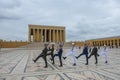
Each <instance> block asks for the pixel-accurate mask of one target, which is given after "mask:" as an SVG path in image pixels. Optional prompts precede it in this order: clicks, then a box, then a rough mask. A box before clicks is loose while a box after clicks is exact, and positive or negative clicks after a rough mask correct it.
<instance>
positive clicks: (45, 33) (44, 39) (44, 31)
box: [44, 29, 46, 42]
mask: <svg viewBox="0 0 120 80" xmlns="http://www.w3.org/2000/svg"><path fill="white" fill-rule="evenodd" d="M44 41H45V42H46V29H45V31H44Z"/></svg>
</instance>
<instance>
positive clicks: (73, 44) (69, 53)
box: [63, 43, 76, 66]
mask: <svg viewBox="0 0 120 80" xmlns="http://www.w3.org/2000/svg"><path fill="white" fill-rule="evenodd" d="M75 54H76V46H75V43H72V49H71V51H70V52H68V53H67V54H66V55H65V57H63V59H66V58H67V56H72V57H73V61H74V63H73V66H76V58H75Z"/></svg>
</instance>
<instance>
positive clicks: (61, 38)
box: [60, 30, 62, 41]
mask: <svg viewBox="0 0 120 80" xmlns="http://www.w3.org/2000/svg"><path fill="white" fill-rule="evenodd" d="M60 41H62V32H61V30H60Z"/></svg>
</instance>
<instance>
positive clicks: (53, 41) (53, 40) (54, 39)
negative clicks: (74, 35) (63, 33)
mask: <svg viewBox="0 0 120 80" xmlns="http://www.w3.org/2000/svg"><path fill="white" fill-rule="evenodd" d="M53 42H55V30H54V29H53Z"/></svg>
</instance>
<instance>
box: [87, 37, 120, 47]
mask: <svg viewBox="0 0 120 80" xmlns="http://www.w3.org/2000/svg"><path fill="white" fill-rule="evenodd" d="M85 42H86V43H87V44H89V45H91V46H93V45H97V46H104V45H107V46H110V47H119V46H120V36H114V37H106V38H99V39H91V40H86V41H85Z"/></svg>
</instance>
